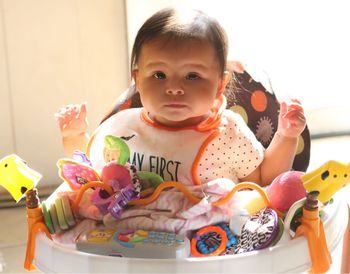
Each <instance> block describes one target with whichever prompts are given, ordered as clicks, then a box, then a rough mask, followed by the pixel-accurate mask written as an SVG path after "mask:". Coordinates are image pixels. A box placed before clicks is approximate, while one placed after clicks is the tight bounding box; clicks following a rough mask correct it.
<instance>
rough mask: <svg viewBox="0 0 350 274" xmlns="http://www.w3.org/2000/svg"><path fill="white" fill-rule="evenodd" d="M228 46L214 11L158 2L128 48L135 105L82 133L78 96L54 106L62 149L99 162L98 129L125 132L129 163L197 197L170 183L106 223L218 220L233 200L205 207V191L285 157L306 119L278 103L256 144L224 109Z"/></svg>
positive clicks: (297, 108) (171, 227) (270, 175)
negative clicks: (263, 140)
mask: <svg viewBox="0 0 350 274" xmlns="http://www.w3.org/2000/svg"><path fill="white" fill-rule="evenodd" d="M227 48H228V45H227V37H226V34H225V31H224V30H223V28H222V27H221V26H220V25H219V23H218V22H217V21H216V20H215V19H213V18H211V17H209V16H208V15H206V14H205V13H203V12H201V11H186V12H185V13H183V12H178V11H177V10H175V9H172V8H167V9H163V10H161V11H159V12H157V13H155V14H154V15H153V16H151V17H150V18H149V19H148V20H147V21H146V22H145V23H144V24H143V25H142V27H141V28H140V30H139V31H138V34H137V36H136V38H135V42H134V46H133V50H132V55H131V72H132V77H133V79H134V81H135V86H136V89H137V91H138V92H139V93H140V98H141V102H142V105H143V107H142V108H133V109H127V110H123V111H120V112H118V113H117V114H115V115H113V116H112V117H110V118H109V119H108V120H106V121H105V122H104V123H102V124H101V126H100V127H99V128H97V130H96V131H95V132H94V134H93V136H92V137H91V138H89V136H88V135H87V133H86V132H87V121H86V105H85V104H82V105H70V106H67V107H66V108H63V109H61V110H60V111H59V112H58V113H57V115H56V117H57V120H58V123H59V126H60V129H61V132H62V136H63V144H64V148H65V153H66V154H67V156H71V155H72V154H73V151H74V150H75V149H81V150H84V151H86V152H87V154H88V155H89V157H90V160H91V163H92V165H93V167H94V168H96V169H101V168H102V167H103V166H104V165H105V164H106V161H105V157H104V154H103V140H104V137H105V136H106V135H114V136H118V137H121V138H123V139H124V140H126V143H127V145H128V146H129V148H130V152H131V153H130V159H129V162H130V163H131V164H133V165H134V166H135V167H136V169H137V170H144V171H151V172H155V173H157V174H159V175H160V176H161V177H163V179H164V180H165V181H177V182H181V183H182V184H184V185H186V186H187V187H188V189H189V190H190V191H192V193H194V194H196V195H197V196H201V197H203V199H202V201H201V202H200V203H198V204H196V205H193V204H191V203H190V202H189V201H188V200H187V199H186V198H185V197H184V196H183V195H182V193H180V192H178V191H176V190H171V191H166V192H162V194H161V195H160V197H159V198H158V200H157V201H155V202H153V203H151V204H149V205H147V206H137V207H133V208H130V209H128V210H125V212H124V213H123V214H122V217H121V220H116V219H113V218H112V217H111V216H108V214H107V216H104V220H105V223H107V224H108V225H115V224H118V227H119V226H122V227H128V228H143V229H157V230H165V231H175V232H185V231H186V230H189V229H191V230H192V229H197V228H200V227H202V226H205V225H208V224H212V223H217V222H220V221H227V220H228V218H229V216H230V213H229V212H230V210H231V209H232V203H233V202H232V203H228V204H227V205H226V206H221V207H214V206H211V203H210V202H211V201H214V200H217V199H219V198H220V197H222V196H223V195H225V194H226V193H227V192H228V191H229V190H230V189H232V187H233V186H234V185H235V184H238V183H240V182H244V181H249V182H256V183H257V184H259V185H261V186H265V185H267V184H269V183H271V182H272V180H273V179H274V178H275V177H276V176H277V175H279V174H280V173H282V172H284V171H287V170H289V169H290V168H291V167H292V163H293V160H294V156H295V152H296V148H297V141H298V137H299V135H300V134H301V132H302V131H303V130H304V128H305V125H306V122H305V117H304V114H303V109H302V107H301V105H300V103H299V102H298V101H297V100H292V102H291V103H289V104H287V103H284V102H282V103H281V108H280V114H279V123H278V129H277V132H276V134H275V135H274V137H273V139H272V141H271V143H270V145H269V147H268V148H267V149H266V150H264V149H263V146H262V145H261V144H260V143H259V142H258V141H257V139H256V138H255V136H254V134H253V133H252V132H251V131H250V129H249V128H248V127H247V125H246V124H245V122H244V121H243V119H242V118H241V117H240V116H239V115H238V114H236V113H234V112H232V111H230V110H226V109H225V107H226V99H225V97H224V95H223V91H224V89H225V86H226V84H227V83H228V82H229V80H230V76H229V73H228V72H227V71H226V62H227ZM208 201H209V202H208Z"/></svg>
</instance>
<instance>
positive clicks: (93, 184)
mask: <svg viewBox="0 0 350 274" xmlns="http://www.w3.org/2000/svg"><path fill="white" fill-rule="evenodd" d="M92 187H100V188H103V189H104V190H106V191H107V192H108V194H109V195H113V193H114V191H113V188H112V187H111V186H110V185H108V184H106V183H104V182H101V181H91V182H88V183H86V184H84V185H83V186H82V187H81V188H80V189H79V190H78V194H77V197H75V200H74V204H73V205H72V209H77V207H78V205H79V203H80V201H81V199H82V197H83V194H84V192H85V191H86V190H88V189H89V188H92Z"/></svg>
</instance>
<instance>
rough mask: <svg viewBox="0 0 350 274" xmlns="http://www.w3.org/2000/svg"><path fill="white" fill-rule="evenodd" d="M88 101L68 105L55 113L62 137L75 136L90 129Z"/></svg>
mask: <svg viewBox="0 0 350 274" xmlns="http://www.w3.org/2000/svg"><path fill="white" fill-rule="evenodd" d="M86 112H87V110H86V103H82V104H80V105H79V104H77V105H67V106H65V107H63V108H61V109H60V110H59V111H58V112H57V113H55V118H56V120H57V122H58V125H59V127H60V130H61V133H62V137H63V138H64V137H74V136H78V135H81V134H84V133H86V132H87V130H88V121H87V115H86Z"/></svg>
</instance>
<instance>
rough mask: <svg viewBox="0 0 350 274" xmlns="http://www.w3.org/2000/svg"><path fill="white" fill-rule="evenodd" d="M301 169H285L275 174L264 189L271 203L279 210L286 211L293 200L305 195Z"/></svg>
mask: <svg viewBox="0 0 350 274" xmlns="http://www.w3.org/2000/svg"><path fill="white" fill-rule="evenodd" d="M302 175H304V172H301V171H287V172H284V173H282V174H280V175H279V176H277V177H276V178H275V179H274V180H273V181H272V183H271V185H269V187H268V188H267V190H266V193H267V196H268V197H269V199H270V202H271V205H272V206H273V207H274V208H276V209H277V210H279V211H282V212H285V211H287V210H288V209H289V208H290V207H291V206H292V205H293V204H294V202H296V201H298V200H300V199H302V198H304V197H305V196H306V190H305V188H304V185H303V182H302V181H301V179H300V177H301V176H302Z"/></svg>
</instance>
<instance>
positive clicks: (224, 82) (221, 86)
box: [218, 70, 231, 95]
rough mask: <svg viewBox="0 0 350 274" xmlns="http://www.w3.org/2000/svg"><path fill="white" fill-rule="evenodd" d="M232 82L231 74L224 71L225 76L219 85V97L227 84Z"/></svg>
mask: <svg viewBox="0 0 350 274" xmlns="http://www.w3.org/2000/svg"><path fill="white" fill-rule="evenodd" d="M230 80H231V73H230V72H229V71H227V70H225V71H224V74H223V76H222V78H221V81H220V83H219V86H218V95H220V94H221V93H223V92H224V90H225V88H226V86H227V84H228V83H229V82H230Z"/></svg>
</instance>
